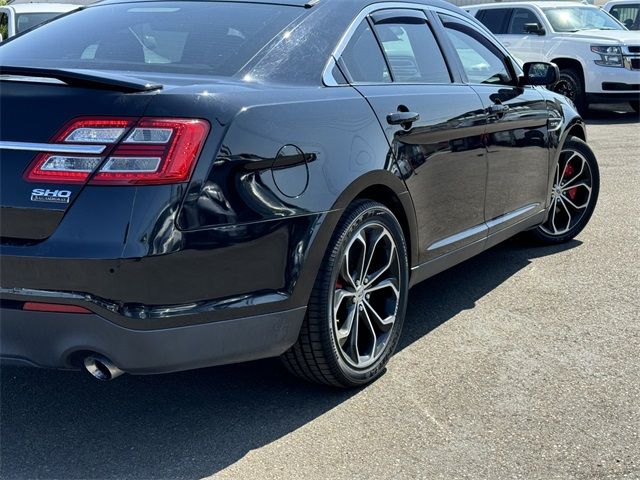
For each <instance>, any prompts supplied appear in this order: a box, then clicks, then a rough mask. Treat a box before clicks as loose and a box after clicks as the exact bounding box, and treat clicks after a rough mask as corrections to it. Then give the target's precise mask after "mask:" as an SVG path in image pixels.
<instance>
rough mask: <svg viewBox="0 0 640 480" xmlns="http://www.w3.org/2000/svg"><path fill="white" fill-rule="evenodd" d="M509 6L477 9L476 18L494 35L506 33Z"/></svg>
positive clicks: (509, 13) (509, 12) (509, 11)
mask: <svg viewBox="0 0 640 480" xmlns="http://www.w3.org/2000/svg"><path fill="white" fill-rule="evenodd" d="M511 10H512V9H511V8H487V9H485V10H480V11H478V15H477V16H476V18H477V19H478V20H479V21H480V22H482V23H483V24H484V26H485V27H487V28H488V29H489V31H490V32H491V33H493V34H494V35H500V34H504V33H507V25H508V23H509V16H510V15H511Z"/></svg>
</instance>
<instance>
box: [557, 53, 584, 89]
mask: <svg viewBox="0 0 640 480" xmlns="http://www.w3.org/2000/svg"><path fill="white" fill-rule="evenodd" d="M551 62H552V63H555V64H556V65H557V66H558V68H559V69H560V70H563V69H567V68H570V69H572V70H576V71H577V72H578V73H579V74H580V79H581V80H582V85H584V72H583V71H582V64H581V63H580V62H579V61H578V60H574V59H573V58H556V59H553V60H551Z"/></svg>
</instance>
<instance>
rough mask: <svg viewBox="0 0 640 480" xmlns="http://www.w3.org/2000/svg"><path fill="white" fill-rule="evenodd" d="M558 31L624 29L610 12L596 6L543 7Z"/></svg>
mask: <svg viewBox="0 0 640 480" xmlns="http://www.w3.org/2000/svg"><path fill="white" fill-rule="evenodd" d="M543 11H544V14H545V15H546V16H547V18H548V19H549V23H551V26H552V27H553V29H554V30H555V31H556V32H578V31H580V30H624V29H625V28H624V27H623V26H622V25H620V24H619V23H618V22H616V21H615V20H614V19H613V18H612V17H611V16H610V15H609V14H607V13H605V12H603V11H602V10H600V9H599V8H595V7H557V8H543Z"/></svg>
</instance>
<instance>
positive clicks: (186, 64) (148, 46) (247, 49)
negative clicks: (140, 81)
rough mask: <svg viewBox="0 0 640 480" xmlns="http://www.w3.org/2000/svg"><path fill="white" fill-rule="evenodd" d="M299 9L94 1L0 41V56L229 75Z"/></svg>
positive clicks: (12, 61) (19, 62)
mask: <svg viewBox="0 0 640 480" xmlns="http://www.w3.org/2000/svg"><path fill="white" fill-rule="evenodd" d="M302 11H303V9H301V8H299V7H292V6H281V5H268V4H254V3H230V2H220V3H217V2H216V3H213V2H144V3H126V4H112V5H101V6H96V7H92V8H87V9H86V10H82V11H80V12H77V13H73V14H71V15H68V16H66V17H62V18H59V19H57V20H54V21H53V22H51V23H49V24H47V25H45V26H43V27H41V28H38V29H36V30H33V31H32V32H29V33H27V34H25V35H24V36H22V37H17V38H15V39H14V40H12V41H9V42H8V43H6V44H3V45H1V46H0V64H2V65H12V66H32V67H57V68H86V69H99V70H119V71H142V72H169V73H190V74H203V75H216V76H217V75H220V76H233V75H234V74H236V73H237V72H238V71H239V70H241V69H242V67H243V66H244V65H245V64H247V63H248V62H249V61H250V60H251V59H252V58H253V57H254V56H255V55H256V54H257V53H258V52H259V51H260V50H261V49H262V48H263V47H265V45H267V44H268V43H269V42H270V41H271V40H273V39H274V37H276V36H277V35H278V34H279V33H280V32H282V31H283V30H285V29H286V27H287V26H288V25H289V24H290V23H291V22H292V21H293V20H294V19H295V18H296V17H297V16H298V15H300V13H302Z"/></svg>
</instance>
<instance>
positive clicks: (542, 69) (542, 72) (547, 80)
mask: <svg viewBox="0 0 640 480" xmlns="http://www.w3.org/2000/svg"><path fill="white" fill-rule="evenodd" d="M522 70H523V71H524V84H525V85H544V86H547V85H553V84H554V83H556V82H557V81H558V80H559V78H560V69H558V66H557V65H556V64H555V63H547V62H527V63H525V64H524V65H523V67H522Z"/></svg>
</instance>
